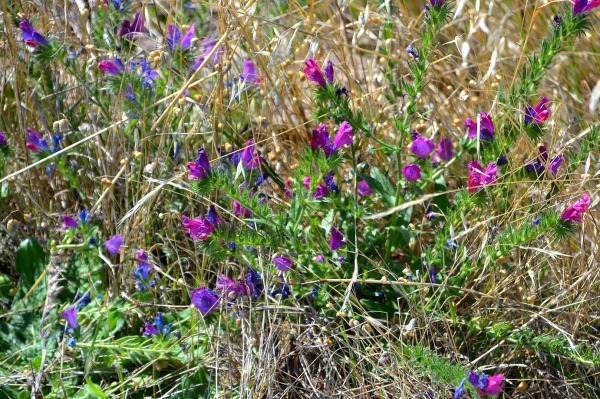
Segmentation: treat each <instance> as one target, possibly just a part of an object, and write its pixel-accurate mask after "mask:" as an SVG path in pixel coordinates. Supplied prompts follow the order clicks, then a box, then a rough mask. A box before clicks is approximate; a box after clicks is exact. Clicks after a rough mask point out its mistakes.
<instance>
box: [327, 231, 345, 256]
mask: <svg viewBox="0 0 600 399" xmlns="http://www.w3.org/2000/svg"><path fill="white" fill-rule="evenodd" d="M330 233H331V239H330V240H329V249H331V250H332V251H335V250H337V249H339V248H341V247H343V246H345V245H346V242H345V241H344V235H343V234H342V233H340V232H339V230H338V229H336V228H335V227H332V228H331V232H330Z"/></svg>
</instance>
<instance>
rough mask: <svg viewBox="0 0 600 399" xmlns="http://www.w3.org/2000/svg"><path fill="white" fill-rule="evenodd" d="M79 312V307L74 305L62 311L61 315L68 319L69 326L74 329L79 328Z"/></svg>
mask: <svg viewBox="0 0 600 399" xmlns="http://www.w3.org/2000/svg"><path fill="white" fill-rule="evenodd" d="M77 313H79V309H77V308H76V307H74V306H71V307H70V308H69V309H67V310H63V311H62V312H60V316H61V317H62V318H63V319H65V320H66V321H67V324H69V327H71V328H72V329H73V330H76V329H77Z"/></svg>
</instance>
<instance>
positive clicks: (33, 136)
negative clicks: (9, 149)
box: [25, 127, 50, 152]
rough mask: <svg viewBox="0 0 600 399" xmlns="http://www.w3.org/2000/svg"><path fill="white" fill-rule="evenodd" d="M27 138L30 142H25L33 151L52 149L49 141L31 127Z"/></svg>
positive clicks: (28, 129)
mask: <svg viewBox="0 0 600 399" xmlns="http://www.w3.org/2000/svg"><path fill="white" fill-rule="evenodd" d="M27 140H28V142H27V143H26V144H25V146H26V147H27V148H29V149H30V150H31V152H40V151H41V150H43V151H50V147H49V146H48V142H47V141H46V140H44V139H43V138H42V136H40V135H39V133H38V132H36V131H35V130H33V129H32V128H30V127H28V128H27Z"/></svg>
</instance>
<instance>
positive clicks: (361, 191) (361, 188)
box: [356, 180, 373, 197]
mask: <svg viewBox="0 0 600 399" xmlns="http://www.w3.org/2000/svg"><path fill="white" fill-rule="evenodd" d="M356 191H357V192H358V196H359V197H364V196H365V195H371V194H373V190H371V187H369V183H367V181H366V180H363V181H361V182H360V183H358V186H357V187H356Z"/></svg>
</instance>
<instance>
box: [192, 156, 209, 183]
mask: <svg viewBox="0 0 600 399" xmlns="http://www.w3.org/2000/svg"><path fill="white" fill-rule="evenodd" d="M187 167H188V169H189V174H188V179H190V180H204V179H206V178H207V177H208V174H209V173H210V161H209V160H208V156H207V155H206V151H205V150H204V148H200V149H199V150H198V159H196V160H195V161H194V162H188V164H187Z"/></svg>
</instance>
